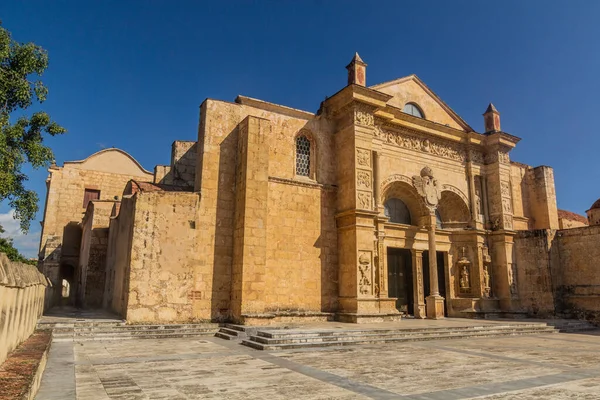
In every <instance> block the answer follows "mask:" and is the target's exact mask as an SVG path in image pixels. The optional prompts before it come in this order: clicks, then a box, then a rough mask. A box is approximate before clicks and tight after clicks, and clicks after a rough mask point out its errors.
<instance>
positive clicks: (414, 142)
mask: <svg viewBox="0 0 600 400" xmlns="http://www.w3.org/2000/svg"><path fill="white" fill-rule="evenodd" d="M375 137H377V138H379V139H381V140H383V141H384V142H385V143H389V144H392V145H395V146H399V147H402V148H405V149H409V150H414V151H420V152H423V153H430V154H433V155H436V156H440V157H445V158H449V159H451V160H456V161H460V162H465V161H466V159H467V153H466V151H465V150H464V149H462V148H461V147H460V146H458V145H454V144H451V143H443V142H441V141H435V140H431V139H427V138H423V137H420V136H419V134H418V133H417V132H416V131H413V130H410V129H407V128H404V127H394V130H391V129H387V128H386V127H383V126H380V125H377V126H376V127H375Z"/></svg>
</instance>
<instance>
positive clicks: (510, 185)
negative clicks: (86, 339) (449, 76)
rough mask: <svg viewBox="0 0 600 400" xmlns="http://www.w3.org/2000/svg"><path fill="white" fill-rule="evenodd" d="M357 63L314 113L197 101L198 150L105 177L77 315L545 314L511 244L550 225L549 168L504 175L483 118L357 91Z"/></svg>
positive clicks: (518, 247) (506, 168) (502, 148)
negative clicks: (109, 195)
mask: <svg viewBox="0 0 600 400" xmlns="http://www.w3.org/2000/svg"><path fill="white" fill-rule="evenodd" d="M366 67H367V65H366V63H364V61H362V60H361V59H360V57H359V56H358V55H356V56H355V57H354V59H353V60H352V62H351V63H350V65H349V66H348V67H347V68H348V85H347V86H346V87H344V88H342V89H341V90H340V91H338V92H337V93H335V94H334V95H333V96H331V97H329V98H327V99H326V100H325V101H324V102H322V103H321V106H320V108H319V110H318V111H317V113H309V112H305V111H301V110H296V109H292V108H288V107H284V106H280V105H276V104H272V103H267V102H264V101H261V100H256V99H252V98H248V97H244V96H238V98H237V99H236V100H235V102H234V103H231V102H225V101H219V100H212V99H207V100H205V101H204V102H203V103H202V105H201V107H200V123H199V129H198V141H197V142H175V143H174V144H173V148H172V152H171V154H172V157H171V165H169V166H157V167H156V168H155V170H154V175H153V176H150V177H148V176H147V174H146V173H145V172H144V173H143V174H142V175H144V176H143V177H138V176H136V177H132V178H131V179H132V180H131V181H129V183H127V185H125V182H124V181H122V180H119V181H118V182H117V181H116V180H115V185H120V187H121V192H122V198H120V201H113V203H114V204H111V210H112V211H111V213H110V216H107V215H108V212H107V211H106V210H108V208H109V207H108V206H105V207H104V208H103V210H104V211H103V212H102V215H103V216H102V217H101V218H99V219H101V220H102V222H101V226H102V229H106V227H108V233H107V234H106V233H104V234H103V236H102V237H99V239H98V241H97V244H103V243H105V244H106V245H105V246H106V247H105V249H106V250H105V252H106V253H105V260H106V264H105V270H104V276H105V278H104V288H103V290H101V288H100V287H98V288H95V289H94V290H95V292H94V293H95V294H93V295H92V294H91V292H89V291H87V289H85V290H86V291H84V292H82V293H84V298H82V299H81V300H82V302H83V303H84V304H85V303H86V296H87V297H90V300H91V297H94V299H93V300H91V301H90V302H89V303H88V304H92V303H93V304H98V301H99V300H98V293H100V292H102V293H103V298H102V300H101V301H100V302H101V303H102V304H103V305H104V306H105V307H108V308H111V309H113V310H114V311H116V312H119V313H120V314H121V315H123V316H124V317H126V318H127V319H128V320H129V321H132V322H141V321H169V322H175V321H195V320H233V321H237V322H244V323H251V324H269V323H272V322H277V321H289V320H297V319H331V318H334V317H335V318H338V319H339V320H342V321H352V322H369V321H383V320H395V319H398V318H400V316H401V315H404V314H412V315H414V316H415V317H418V318H426V317H427V318H443V317H444V316H445V315H449V316H471V317H472V316H481V315H485V314H486V313H495V314H498V313H500V314H506V315H513V314H514V313H519V312H525V311H526V310H534V309H536V307H537V309H539V310H542V309H543V310H546V309H548V307H545V306H538V305H534V304H533V301H534V300H535V301H537V302H541V303H544V304H546V303H548V302H549V300H547V299H546V297H547V296H545V295H544V296H538V295H537V294H536V293H537V292H536V291H538V292H540V293H542V292H544V291H545V290H546V289H547V286H548V284H547V276H546V275H544V273H542V272H539V271H537V270H536V268H537V267H535V265H537V264H536V263H538V264H539V263H540V262H541V260H542V259H543V257H541V258H540V255H539V254H533V253H531V254H530V253H527V254H526V250H528V247H527V246H523V245H522V242H518V241H516V239H517V238H520V236H518V235H517V232H518V231H519V230H532V229H553V230H554V229H558V228H559V227H560V225H559V214H558V210H557V207H556V193H555V187H554V176H553V171H552V169H551V168H549V167H546V166H541V167H535V168H534V167H531V166H528V165H525V164H521V163H517V162H514V161H511V159H510V151H511V150H512V149H513V148H514V147H515V146H516V145H517V143H518V142H519V140H520V139H519V138H517V137H515V136H513V135H510V134H508V133H505V132H503V131H502V130H501V128H500V113H499V112H498V110H497V109H496V108H495V107H494V106H493V105H491V104H490V106H489V107H488V109H487V110H486V112H485V113H484V118H483V119H484V129H485V133H477V132H475V131H474V130H473V129H472V128H471V127H470V126H469V125H468V124H467V123H466V122H465V121H464V120H463V119H462V118H460V116H458V115H457V114H456V113H455V112H454V111H452V110H451V109H450V108H449V107H448V105H447V104H446V103H444V102H443V101H442V100H441V99H440V98H439V97H438V96H437V95H436V94H435V93H434V92H433V91H432V90H431V89H429V88H428V87H427V86H426V85H425V84H424V83H423V82H422V81H421V80H420V79H419V78H418V77H416V76H415V75H411V76H408V77H405V78H401V79H397V80H394V81H390V82H386V83H382V84H379V85H375V86H372V87H366V86H365V82H366ZM92 157H93V156H92ZM65 168H66V165H65ZM65 168H63V169H65ZM63 169H56V170H57V171H62V170H63ZM51 171H52V169H51ZM50 182H52V179H51V180H50ZM123 187H125V189H124V191H123ZM100 200H103V198H100ZM59 204H60V203H59V202H57V200H53V201H52V202H50V203H49V204H48V205H47V210H46V214H47V215H48V212H49V211H48V210H50V209H51V208H52V207H57V206H58V205H59ZM98 204H99V202H97V201H94V202H92V206H91V208H92V209H90V210H88V214H86V219H85V220H84V222H83V227H84V235H85V234H86V233H85V232H93V225H94V222H90V221H92V220H95V219H96V217H95V214H96V213H97V212H96V211H95V210H96V207H98ZM69 221H70V220H69ZM48 223H50V220H48ZM90 224H91V226H92V227H91V228H90V227H89V226H90ZM98 224H99V225H98V227H99V226H100V221H98ZM54 225H56V223H54ZM45 231H46V228H44V232H45ZM54 231H56V229H54ZM44 238H46V239H43V243H49V238H50V236H49V234H47V233H44ZM44 240H45V241H44ZM90 240H91V239H90V237H88V236H86V237H84V240H83V241H81V243H82V245H81V246H80V247H81V254H82V255H78V257H79V258H80V259H83V261H86V258H85V257H87V256H86V255H85V254H86V251H87V252H88V253H89V252H90V251H89V250H86V249H88V247H89V248H91V247H90V246H91V245H88V244H87V243H88V242H90ZM46 246H47V245H46ZM53 246H55V245H53ZM544 246H546V247H544ZM534 248H535V249H537V250H535V251H538V252H541V250H539V249H544V248H545V249H546V250H545V251H546V252H547V251H548V249H549V248H550V247H549V246H548V245H547V244H546V245H543V244H535V246H534ZM43 249H44V246H42V250H43ZM517 254H519V255H520V257H522V258H523V257H525V258H523V259H527V260H528V261H525V262H523V263H522V264H520V263H519V262H518V261H517ZM540 254H541V253H540ZM82 257H83V258H82ZM98 259H99V260H100V258H99V257H98ZM84 264H86V263H85V262H81V260H80V261H79V264H78V265H79V266H80V267H79V269H80V271H83V275H82V276H84V275H86V274H88V275H89V273H90V271H92V269H93V268H91V267H90V263H89V262H87V265H88V266H87V270H85V266H84ZM529 264H532V265H534V267H532V268H531V269H530V270H529V269H525V270H522V269H521V267H522V266H523V268H525V266H526V265H529ZM527 268H528V267H527ZM538 269H543V268H542V267H539V268H538ZM86 271H87V272H86ZM524 271H525V272H524ZM523 274H525V276H523V277H522V275H523ZM88 279H89V278H88ZM98 282H100V280H98ZM523 285H525V286H523ZM90 290H91V289H90ZM88 293H89V294H88ZM539 312H540V313H541V311H539Z"/></svg>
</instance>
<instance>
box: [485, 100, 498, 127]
mask: <svg viewBox="0 0 600 400" xmlns="http://www.w3.org/2000/svg"><path fill="white" fill-rule="evenodd" d="M483 123H484V126H485V133H488V132H500V113H499V112H498V110H496V107H494V105H493V104H492V103H490V105H489V106H488V108H487V110H485V112H484V113H483Z"/></svg>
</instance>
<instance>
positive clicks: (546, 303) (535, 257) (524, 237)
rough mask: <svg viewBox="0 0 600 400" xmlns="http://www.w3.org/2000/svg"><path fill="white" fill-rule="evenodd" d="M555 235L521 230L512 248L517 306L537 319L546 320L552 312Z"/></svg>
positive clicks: (546, 230)
mask: <svg viewBox="0 0 600 400" xmlns="http://www.w3.org/2000/svg"><path fill="white" fill-rule="evenodd" d="M555 233H556V231H553V230H549V229H541V230H535V231H521V232H519V233H518V234H517V237H516V238H515V244H514V247H513V248H514V251H515V260H516V264H517V277H516V283H517V288H518V289H517V296H518V299H519V302H520V305H521V306H522V307H524V309H525V310H527V311H528V312H529V313H531V315H534V316H537V317H547V316H550V315H552V314H554V311H555V309H554V295H553V290H554V289H553V286H552V278H553V276H552V265H551V263H550V248H551V246H552V242H553V240H554V235H555Z"/></svg>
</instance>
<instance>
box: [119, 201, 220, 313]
mask: <svg viewBox="0 0 600 400" xmlns="http://www.w3.org/2000/svg"><path fill="white" fill-rule="evenodd" d="M198 199H199V195H198V194H195V193H190V192H180V191H178V192H168V191H156V192H137V193H136V194H135V195H133V197H132V198H131V199H123V202H122V204H121V210H120V214H121V215H120V217H119V233H120V234H122V235H123V242H125V243H130V248H121V249H117V259H118V262H117V263H118V267H117V268H116V271H118V272H116V273H115V275H116V277H115V285H118V284H119V283H122V284H123V285H122V287H121V289H119V290H115V291H114V295H113V299H115V300H116V301H114V302H113V304H115V305H116V306H117V307H116V308H119V305H120V307H121V309H123V308H126V311H125V312H122V316H123V317H125V318H126V319H127V320H128V321H129V322H133V323H136V322H155V321H156V322H190V321H194V320H195V318H194V315H193V313H192V301H193V299H194V298H197V297H210V296H211V293H210V292H206V291H205V290H204V288H203V287H202V286H200V285H197V284H196V283H195V282H197V279H196V276H195V274H196V273H197V268H196V266H197V259H198V254H197V251H196V248H197V246H196V221H195V219H196V209H197V206H198ZM121 217H125V218H123V219H121ZM129 235H131V236H129ZM127 237H129V238H131V240H130V241H128V240H127ZM116 241H117V242H121V238H117V239H116ZM119 250H120V251H119ZM127 277H128V280H127ZM123 279H124V280H125V282H124V281H123ZM123 291H125V292H126V293H123Z"/></svg>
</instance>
